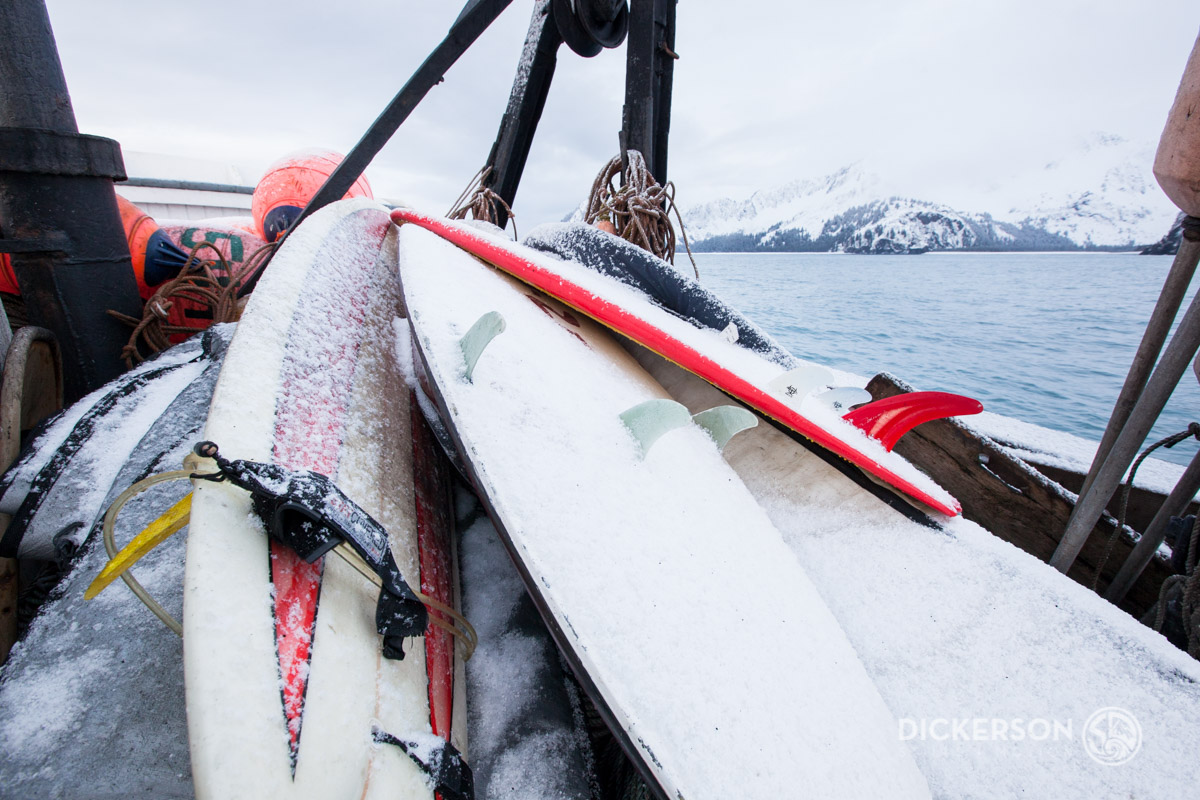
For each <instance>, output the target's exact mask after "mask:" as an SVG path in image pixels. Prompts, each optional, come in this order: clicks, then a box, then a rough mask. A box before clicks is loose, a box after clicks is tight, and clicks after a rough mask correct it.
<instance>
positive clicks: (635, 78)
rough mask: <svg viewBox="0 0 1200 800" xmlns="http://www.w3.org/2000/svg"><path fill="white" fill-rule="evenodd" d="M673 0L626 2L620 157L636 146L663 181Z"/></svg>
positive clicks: (672, 67)
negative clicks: (626, 19)
mask: <svg viewBox="0 0 1200 800" xmlns="http://www.w3.org/2000/svg"><path fill="white" fill-rule="evenodd" d="M675 3H676V0H630V22H629V45H628V48H627V50H626V56H625V109H624V115H623V116H624V119H623V124H622V138H621V142H622V144H621V150H622V153H621V157H622V163H624V158H625V153H624V151H625V150H637V151H639V152H640V153H641V154H642V155H643V156H645V158H646V166H647V167H648V168H649V170H650V174H651V175H653V176H654V178H655V180H657V181H658V182H659V183H660V184H664V185H665V184H666V182H667V138H668V135H669V134H670V131H671V86H672V83H673V79H674V71H675V62H676V60H678V59H679V56H678V54H676V52H675Z"/></svg>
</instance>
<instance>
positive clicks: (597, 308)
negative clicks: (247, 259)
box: [392, 208, 962, 517]
mask: <svg viewBox="0 0 1200 800" xmlns="http://www.w3.org/2000/svg"><path fill="white" fill-rule="evenodd" d="M392 220H393V221H395V222H397V223H405V222H409V223H414V224H416V225H419V226H421V227H423V228H426V229H428V230H430V231H432V232H434V233H436V234H437V235H439V236H441V237H443V238H445V239H446V240H447V241H450V242H453V243H454V244H455V245H457V246H459V247H462V248H463V249H466V250H468V251H469V252H471V253H473V254H474V255H476V256H479V257H480V258H483V259H485V260H486V261H487V262H488V263H490V264H493V265H494V266H496V267H499V268H500V269H503V270H504V271H506V272H508V273H509V274H511V275H513V276H514V277H516V278H518V279H520V280H521V281H523V282H525V283H528V284H529V285H531V286H535V287H536V288H538V289H540V290H541V291H544V292H545V293H547V294H549V295H550V296H552V297H555V298H557V299H558V300H560V301H562V302H564V303H566V304H567V305H568V306H570V307H571V308H573V309H576V310H577V311H579V312H580V313H582V314H585V315H587V316H590V317H592V318H593V319H595V320H597V321H599V322H601V323H602V324H604V325H605V326H607V327H609V328H611V329H612V330H614V331H616V332H618V333H620V334H621V335H622V336H625V337H628V338H630V339H631V340H633V341H634V342H637V343H638V344H640V345H642V346H644V347H647V348H649V349H650V350H652V351H653V352H655V353H658V354H659V355H661V356H663V357H664V358H667V359H669V360H671V361H673V362H675V363H677V364H679V365H680V366H682V367H684V368H685V369H688V370H690V371H692V372H694V373H695V374H697V375H699V376H700V377H702V378H704V379H705V380H707V381H709V382H710V383H712V384H713V385H715V386H717V387H718V388H720V389H721V390H722V391H724V392H726V393H727V394H729V395H730V396H732V397H734V398H736V399H737V400H739V401H741V402H743V403H745V404H747V405H748V406H749V407H751V408H753V409H755V410H756V411H758V412H760V413H761V414H763V415H765V416H767V417H769V418H770V419H773V420H777V421H778V422H780V423H782V424H783V425H786V426H787V427H788V428H790V429H792V430H794V431H796V432H797V433H799V434H800V435H802V436H804V437H806V438H807V439H809V440H811V441H812V442H814V443H815V444H817V445H819V446H820V447H822V448H824V449H826V450H828V451H829V452H831V453H833V454H835V455H837V456H838V457H840V458H843V459H845V460H847V461H849V462H850V463H852V464H854V465H855V466H857V467H859V468H860V469H863V470H865V471H866V472H868V473H870V474H871V475H873V476H875V477H876V478H878V479H879V480H882V481H884V482H886V483H887V484H889V485H891V486H893V487H895V488H896V489H897V490H899V491H900V492H903V493H904V494H905V495H907V496H909V497H911V498H913V499H915V500H917V501H918V502H920V503H922V504H924V505H925V506H928V507H929V508H931V509H932V510H934V511H936V512H938V513H940V514H944V515H947V516H950V517H953V516H956V515H958V514H959V513H961V511H962V509H961V506H960V505H959V503H958V501H957V500H955V499H954V497H953V496H951V495H950V494H949V493H948V492H947V491H946V490H945V489H943V488H941V487H940V486H938V485H937V483H936V482H934V481H933V480H932V479H931V478H929V476H927V475H925V474H924V473H922V472H921V471H920V470H918V469H917V468H916V467H914V466H913V465H912V464H910V463H909V462H908V461H906V460H905V459H904V458H902V457H901V456H899V455H898V454H895V453H892V452H890V451H889V450H888V449H887V448H886V447H884V445H883V444H882V443H880V442H879V441H876V440H873V439H871V438H870V437H868V436H866V435H865V434H864V433H863V432H862V431H861V430H860V429H858V428H856V427H855V426H854V425H852V424H850V423H849V422H847V421H845V420H844V419H842V417H841V415H840V414H838V413H837V412H836V411H835V410H834V409H832V408H829V407H826V406H825V405H823V404H822V403H820V402H817V401H816V400H815V398H813V397H811V396H809V397H802V396H797V397H795V398H793V397H791V396H789V393H788V391H787V384H786V381H785V382H784V384H783V385H780V384H779V383H778V380H779V379H780V378H781V377H783V376H784V375H785V373H786V371H785V370H783V369H782V367H781V366H780V364H779V363H777V362H776V361H774V360H771V359H770V358H767V357H764V355H763V354H762V353H761V352H756V351H754V350H752V349H747V348H743V347H739V346H738V345H737V344H736V343H734V342H731V341H729V340H728V339H727V338H725V337H723V336H722V335H721V334H720V332H718V331H714V330H711V329H705V328H701V327H697V326H696V325H695V324H693V323H692V322H691V321H690V320H688V319H685V318H682V317H680V316H677V315H676V314H672V313H671V312H669V311H668V310H666V309H664V308H662V307H660V306H658V305H655V304H654V303H653V302H651V301H650V299H649V298H648V297H647V296H646V295H645V294H644V293H642V292H641V291H638V290H637V289H635V288H633V287H631V286H628V285H625V284H623V283H622V282H620V281H619V280H617V279H616V278H613V277H611V276H609V275H605V274H602V273H599V272H595V271H592V270H589V269H588V268H587V267H584V266H583V265H580V264H576V263H573V262H571V261H564V260H562V259H558V258H554V257H552V256H548V255H546V254H544V253H540V252H537V251H535V250H532V249H531V248H527V247H523V246H522V245H519V244H516V243H514V242H512V241H511V240H509V239H507V237H504V236H502V235H496V234H491V233H488V232H485V231H481V230H479V229H476V228H472V227H470V226H468V225H464V224H462V223H458V222H455V221H452V220H446V219H443V218H440V217H433V216H429V215H426V214H423V213H421V212H418V211H415V210H413V209H408V208H400V209H396V210H394V211H393V212H392ZM773 383H775V385H776V386H779V387H780V388H779V389H773V388H772V384H773Z"/></svg>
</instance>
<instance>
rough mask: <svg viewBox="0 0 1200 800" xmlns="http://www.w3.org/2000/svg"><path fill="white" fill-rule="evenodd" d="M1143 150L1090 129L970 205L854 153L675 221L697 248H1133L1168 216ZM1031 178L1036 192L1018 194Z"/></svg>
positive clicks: (1150, 238)
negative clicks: (899, 189) (907, 183)
mask: <svg viewBox="0 0 1200 800" xmlns="http://www.w3.org/2000/svg"><path fill="white" fill-rule="evenodd" d="M1153 152H1154V151H1153V148H1152V147H1150V146H1148V145H1147V144H1146V143H1136V142H1130V141H1128V140H1126V139H1122V138H1121V137H1117V136H1112V135H1107V134H1097V135H1095V136H1093V137H1092V138H1091V139H1089V140H1088V141H1086V142H1085V143H1084V144H1083V146H1081V147H1080V148H1079V149H1078V150H1076V151H1074V152H1072V153H1068V154H1066V155H1064V156H1063V157H1062V158H1060V159H1058V160H1056V161H1052V162H1050V163H1047V164H1046V165H1045V166H1044V167H1043V168H1042V169H1041V170H1040V171H1038V172H1037V173H1036V174H1033V175H1032V176H1022V177H1021V178H1019V179H1017V180H1014V181H1010V183H1009V184H1008V185H1006V186H1001V187H998V188H995V189H992V190H990V191H989V192H985V193H984V194H982V195H980V196H977V197H975V198H973V199H972V201H971V202H970V205H973V206H975V207H977V208H978V207H985V208H990V209H991V210H988V211H970V210H964V209H963V208H961V207H957V206H955V205H951V204H947V203H941V202H934V201H930V200H926V199H918V198H915V197H911V196H905V195H903V194H900V193H896V192H889V191H887V188H888V187H886V186H885V184H884V181H883V179H882V178H881V177H880V176H879V175H878V174H876V173H874V172H871V171H868V170H867V169H866V168H865V167H864V165H863V163H862V162H856V163H854V164H850V165H847V166H845V167H843V168H841V169H839V170H836V171H834V172H832V173H829V174H828V175H824V176H819V177H814V178H801V179H797V180H793V181H790V182H788V183H784V184H781V185H779V186H776V187H772V188H769V189H764V190H759V191H756V192H754V193H753V194H751V195H750V196H749V197H748V198H747V199H745V200H741V201H739V200H734V199H731V198H721V199H718V200H714V201H711V202H709V203H704V204H701V205H699V206H696V207H694V208H692V209H690V210H688V211H686V212H684V214H683V220H684V224H685V227H686V229H687V232H688V238H689V241H690V242H691V244H692V247H693V249H694V250H697V251H700V252H706V251H707V252H712V251H718V250H725V251H741V252H753V251H766V252H850V253H921V252H926V251H929V250H979V251H990V250H1003V251H1018V250H1019V251H1030V250H1133V249H1140V248H1141V247H1144V246H1146V245H1150V244H1153V243H1154V242H1157V241H1158V240H1159V239H1160V238H1162V236H1163V235H1164V233H1166V232H1167V231H1168V230H1169V229H1170V227H1171V224H1172V222H1173V220H1174V218H1175V216H1176V213H1177V209H1175V208H1174V207H1173V206H1172V205H1171V203H1170V201H1169V200H1167V199H1166V197H1165V196H1164V195H1162V193H1161V192H1160V191H1158V187H1157V185H1156V184H1155V181H1154V178H1153V175H1152V172H1151V165H1152V163H1153ZM1032 181H1038V182H1039V183H1040V184H1041V188H1042V190H1041V191H1040V193H1037V194H1034V193H1032V192H1023V191H1021V190H1022V188H1023V186H1024V185H1027V183H1028V182H1032ZM998 209H1003V210H998Z"/></svg>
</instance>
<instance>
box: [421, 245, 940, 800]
mask: <svg viewBox="0 0 1200 800" xmlns="http://www.w3.org/2000/svg"><path fill="white" fill-rule="evenodd" d="M489 238H490V237H489ZM398 239H399V255H398V262H399V269H400V276H401V284H402V291H403V295H404V302H405V306H406V308H407V311H408V320H409V324H410V327H411V331H410V334H409V337H408V338H409V341H408V342H407V344H408V347H409V349H411V351H412V352H413V353H414V363H415V367H416V368H419V369H420V370H421V371H422V372H423V373H424V381H423V385H424V386H426V387H427V389H428V391H429V393H430V395H431V399H432V400H433V402H434V403H436V405H437V407H438V408H439V409H440V411H441V413H442V417H443V420H444V421H445V423H446V426H447V430H448V432H449V434H450V436H451V437H452V438H453V441H454V444H455V448H456V450H457V452H458V453H459V454H460V456H461V457H462V460H463V463H464V466H465V467H466V469H467V472H468V474H469V475H470V477H471V480H472V481H473V483H474V485H475V486H476V488H477V489H478V491H479V493H480V495H481V498H482V499H483V501H484V504H485V506H486V507H487V510H488V514H489V516H490V517H491V518H492V520H493V522H494V524H495V526H496V528H497V530H498V531H499V532H500V534H501V536H502V537H503V539H504V541H505V544H506V546H507V548H508V550H509V553H510V555H511V556H512V558H513V560H514V562H515V563H516V565H517V567H518V570H519V571H520V572H521V574H522V577H523V579H524V582H525V584H526V587H527V589H528V591H529V592H530V595H531V597H533V599H534V602H535V603H536V604H537V606H538V609H539V611H540V612H541V614H542V616H543V618H544V619H545V621H546V622H547V625H548V627H549V628H550V630H551V632H552V635H553V636H554V637H555V640H556V642H557V643H558V646H559V648H560V650H561V651H562V652H563V654H564V656H565V658H566V660H567V662H568V664H569V665H570V666H571V668H572V670H573V672H574V673H575V674H576V676H577V677H578V678H579V680H580V682H581V684H582V685H583V687H584V689H585V691H587V693H588V694H589V697H590V698H591V699H592V700H593V702H594V703H595V705H596V707H597V709H598V710H599V711H600V713H601V715H602V716H603V717H604V718H605V720H606V722H607V723H608V725H609V727H610V728H611V729H612V730H613V731H614V733H615V734H616V735H617V738H618V740H619V741H621V743H622V746H623V747H624V749H625V751H626V753H627V754H628V755H629V756H630V758H631V759H632V760H633V761H634V763H635V764H636V765H637V766H638V767H639V769H640V771H641V772H642V775H643V777H644V778H645V779H646V781H647V783H648V785H649V786H650V787H651V788H652V790H653V791H654V792H655V793H656V794H657V795H658V796H660V797H665V798H677V797H688V798H693V800H695V799H696V798H709V797H711V798H728V797H744V798H768V797H769V798H777V797H786V796H793V795H795V793H796V792H797V791H803V792H805V793H809V794H812V795H813V796H824V797H842V798H854V797H895V798H900V797H926V796H928V789H927V787H926V785H925V781H924V778H923V777H922V776H921V774H920V772H919V770H917V769H916V767H915V766H914V764H913V762H912V759H911V756H910V754H909V752H908V751H907V748H906V747H905V746H904V745H903V743H901V742H900V741H898V738H897V736H896V721H895V720H894V719H893V718H892V717H891V715H890V713H889V712H888V710H887V708H886V706H885V705H884V704H883V703H882V701H881V700H880V698H879V695H878V692H877V691H876V689H875V688H874V686H873V684H872V683H871V681H870V680H869V679H867V677H866V675H865V673H864V671H863V669H862V667H861V665H860V664H859V663H858V659H857V656H856V655H855V654H854V651H853V649H852V648H850V647H849V645H848V642H847V641H846V639H845V637H844V635H843V634H842V632H841V630H840V628H839V627H838V625H837V622H836V620H834V618H833V615H832V614H831V613H830V611H829V609H828V608H827V607H826V606H825V604H824V602H823V601H822V599H821V598H820V596H819V595H818V593H817V592H816V591H815V590H814V589H813V586H812V583H811V582H810V581H809V579H808V578H807V577H806V575H805V574H804V571H803V569H802V568H801V567H800V565H799V563H798V561H797V560H796V558H795V557H794V555H793V554H792V553H790V552H789V551H788V550H787V548H786V547H785V546H784V544H783V541H782V538H781V536H780V534H779V532H778V531H777V530H776V529H775V528H774V527H773V526H772V525H771V524H770V522H769V521H768V520H767V519H766V518H765V516H764V514H763V512H762V510H761V508H759V506H758V504H757V503H756V502H754V500H753V498H752V497H751V496H750V494H749V493H748V492H747V491H746V490H745V487H744V486H743V485H742V484H741V482H740V481H739V480H738V479H737V478H736V476H735V475H733V474H732V472H731V471H730V470H729V468H728V466H727V465H726V464H725V462H724V461H723V460H722V459H721V456H720V452H719V450H718V447H717V445H716V443H715V442H714V439H713V438H712V437H710V435H709V434H707V433H706V432H705V431H704V430H703V429H702V428H701V427H699V425H698V424H693V422H692V418H691V416H690V415H688V414H686V413H684V418H683V422H684V423H686V424H682V425H680V426H679V427H677V428H675V429H670V430H667V429H665V428H660V429H659V430H658V431H657V433H658V434H661V436H660V438H658V439H657V440H656V441H654V442H653V443H649V439H650V438H653V437H652V436H646V437H643V438H642V439H641V440H638V439H635V438H634V435H633V433H632V431H633V430H635V429H643V430H644V429H646V428H651V427H654V425H653V424H652V423H651V424H643V423H645V422H646V420H645V418H642V420H641V421H640V422H639V421H638V419H637V414H636V412H631V409H637V408H643V409H644V408H646V407H647V404H649V407H650V408H656V407H657V408H664V406H662V405H660V404H663V403H665V404H667V406H665V408H668V409H670V408H675V409H678V406H677V405H675V404H673V403H672V401H670V400H669V399H667V397H666V394H665V392H664V391H663V389H662V388H661V387H660V386H659V385H658V384H657V383H656V382H655V381H653V380H652V379H651V378H650V377H649V376H648V375H647V374H646V373H645V371H644V370H642V369H641V368H640V367H638V365H637V364H636V363H634V362H633V361H632V360H631V358H630V357H629V356H628V354H626V353H625V352H624V351H623V350H622V349H621V348H620V346H619V345H618V344H617V343H616V341H615V340H614V339H613V338H612V337H611V335H609V334H608V333H607V332H606V331H605V330H604V329H603V328H602V327H601V326H599V325H597V324H596V323H594V322H592V321H591V320H589V319H587V318H586V317H584V316H583V315H580V314H578V313H576V312H575V311H574V310H573V309H571V308H569V307H567V306H565V305H564V304H561V303H559V302H557V301H556V300H554V299H553V298H550V297H548V296H546V295H544V294H542V293H540V292H537V291H536V290H534V289H533V288H531V287H528V286H524V285H522V284H520V283H518V282H516V281H515V280H513V279H512V278H510V277H507V276H504V275H503V274H501V273H499V272H496V271H493V270H491V269H489V268H488V267H486V266H484V265H482V264H480V263H479V262H478V261H477V260H476V259H474V258H472V257H471V256H470V255H468V254H467V253H466V252H464V251H463V250H461V249H459V248H457V247H455V246H453V245H451V244H450V243H448V242H446V241H445V240H443V239H441V238H439V237H438V236H435V235H434V234H432V233H430V232H428V231H425V230H422V229H421V228H419V227H418V226H413V225H406V226H403V227H401V229H400V231H399V236H398ZM489 336H491V337H492V338H490V340H489V339H488V337H489ZM404 349H405V343H403V342H402V343H401V344H400V345H399V347H398V350H400V351H403V350H404ZM623 414H624V419H623V416H622V415H623Z"/></svg>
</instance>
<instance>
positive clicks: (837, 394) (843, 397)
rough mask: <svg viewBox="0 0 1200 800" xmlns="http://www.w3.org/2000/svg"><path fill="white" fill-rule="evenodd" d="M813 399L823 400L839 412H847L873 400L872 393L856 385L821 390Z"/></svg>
mask: <svg viewBox="0 0 1200 800" xmlns="http://www.w3.org/2000/svg"><path fill="white" fill-rule="evenodd" d="M813 399H814V400H819V401H821V402H822V403H824V404H825V405H827V406H829V407H830V408H832V409H833V410H834V411H836V412H838V413H839V414H845V413H846V412H847V411H849V410H850V409H851V408H853V407H854V406H860V405H862V404H863V403H869V402H871V399H872V398H871V393H870V392H868V391H867V390H866V389H859V388H857V387H855V386H839V387H838V388H836V389H830V390H829V391H827V392H821V393H820V394H817V395H815V396H814V397H813Z"/></svg>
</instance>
